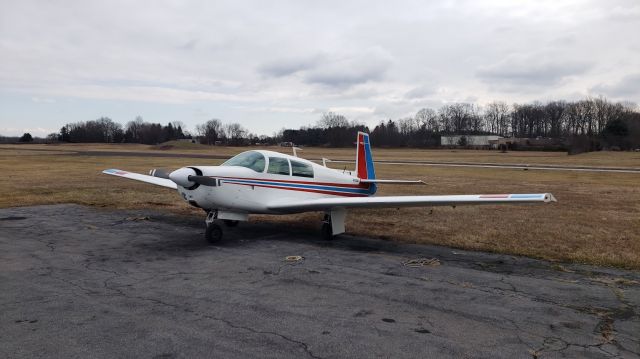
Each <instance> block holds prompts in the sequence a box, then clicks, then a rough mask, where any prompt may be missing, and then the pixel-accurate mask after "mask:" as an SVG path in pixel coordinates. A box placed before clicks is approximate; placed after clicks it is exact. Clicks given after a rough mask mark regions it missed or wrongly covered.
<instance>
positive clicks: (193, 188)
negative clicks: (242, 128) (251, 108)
mask: <svg viewBox="0 0 640 359" xmlns="http://www.w3.org/2000/svg"><path fill="white" fill-rule="evenodd" d="M246 154H251V155H253V156H254V157H256V160H254V161H252V162H251V161H245V162H241V163H240V165H238V164H237V163H236V164H234V163H233V159H234V158H235V157H234V158H232V159H231V160H229V161H227V162H225V163H224V164H223V165H220V166H187V167H183V168H181V169H179V170H176V171H175V172H173V173H172V174H171V176H172V179H174V180H175V181H176V182H177V183H178V186H177V190H178V193H179V194H180V196H181V197H182V198H183V199H184V200H186V201H187V202H189V203H190V204H191V205H194V206H197V207H200V208H203V209H206V210H210V209H217V210H220V211H225V212H229V211H232V212H234V213H238V214H240V213H245V214H250V213H255V214H279V213H280V212H275V211H273V210H269V209H268V207H267V204H273V203H275V202H280V201H282V202H283V203H287V202H288V203H295V202H297V201H302V200H309V199H314V198H326V197H366V196H370V195H373V194H374V193H375V185H373V184H370V183H362V182H361V181H360V179H359V178H358V177H355V176H353V175H352V174H351V172H350V171H346V170H344V171H343V170H336V169H332V168H328V167H324V166H322V165H319V164H316V163H314V162H311V161H308V160H305V159H302V158H299V157H294V156H290V155H286V154H283V153H279V152H273V151H247V152H243V153H241V154H240V155H238V156H236V157H239V156H242V155H245V157H249V156H247V155H246ZM258 156H261V157H262V160H261V159H260V158H259V157H258ZM229 162H231V164H229ZM276 163H277V164H276ZM243 165H244V166H243ZM190 174H196V175H201V176H207V177H211V178H214V179H215V182H214V184H215V185H213V186H201V185H197V184H196V183H193V182H190V181H188V180H187V179H186V178H187V176H188V175H190ZM180 177H183V178H182V181H181V178H180Z"/></svg>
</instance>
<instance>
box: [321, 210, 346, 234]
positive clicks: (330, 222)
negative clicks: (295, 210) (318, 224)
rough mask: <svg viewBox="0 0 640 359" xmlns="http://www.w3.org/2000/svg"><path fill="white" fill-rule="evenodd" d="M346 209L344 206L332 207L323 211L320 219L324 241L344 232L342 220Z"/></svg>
mask: <svg viewBox="0 0 640 359" xmlns="http://www.w3.org/2000/svg"><path fill="white" fill-rule="evenodd" d="M346 216H347V211H346V210H345V209H344V208H332V209H331V210H330V211H327V212H325V214H324V218H323V219H322V229H321V231H320V233H321V234H322V239H324V240H325V241H330V240H332V239H333V238H334V237H335V236H337V235H338V234H341V233H344V222H345V218H346Z"/></svg>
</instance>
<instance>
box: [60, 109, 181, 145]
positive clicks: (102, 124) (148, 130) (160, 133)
mask: <svg viewBox="0 0 640 359" xmlns="http://www.w3.org/2000/svg"><path fill="white" fill-rule="evenodd" d="M48 138H49V139H51V140H53V139H56V140H58V141H62V142H73V143H84V142H104V143H122V142H127V143H144V144H149V145H151V144H157V143H162V142H166V141H171V140H177V139H182V138H188V137H187V135H185V134H184V132H183V131H182V124H181V123H169V124H167V125H165V126H162V125H161V124H159V123H149V122H144V120H143V119H142V117H139V116H138V117H137V118H136V119H135V120H134V121H129V122H127V124H126V125H125V126H124V128H123V127H122V125H121V124H119V123H117V122H114V121H113V120H111V119H110V118H108V117H102V118H99V119H97V120H93V121H85V122H75V123H69V124H66V125H65V126H63V127H62V128H61V129H60V132H59V133H54V134H50V135H49V136H48Z"/></svg>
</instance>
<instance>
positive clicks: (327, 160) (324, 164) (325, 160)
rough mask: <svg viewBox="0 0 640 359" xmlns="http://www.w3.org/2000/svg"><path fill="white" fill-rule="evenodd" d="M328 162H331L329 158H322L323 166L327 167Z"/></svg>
mask: <svg viewBox="0 0 640 359" xmlns="http://www.w3.org/2000/svg"><path fill="white" fill-rule="evenodd" d="M327 162H331V160H330V159H328V158H325V157H322V165H323V166H325V167H327Z"/></svg>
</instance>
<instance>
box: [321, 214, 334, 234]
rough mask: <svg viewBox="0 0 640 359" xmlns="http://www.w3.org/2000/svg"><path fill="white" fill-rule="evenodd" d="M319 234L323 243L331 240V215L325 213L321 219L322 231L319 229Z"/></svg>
mask: <svg viewBox="0 0 640 359" xmlns="http://www.w3.org/2000/svg"><path fill="white" fill-rule="evenodd" d="M320 234H321V236H322V239H324V240H325V241H330V240H332V239H333V237H334V235H333V228H332V227H331V215H330V214H328V213H325V215H324V218H323V219H322V229H320Z"/></svg>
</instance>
